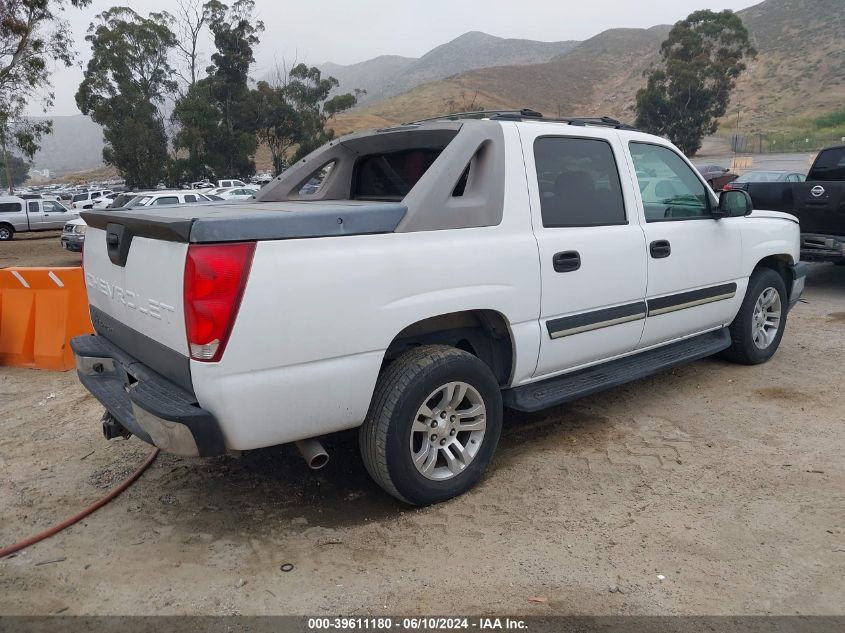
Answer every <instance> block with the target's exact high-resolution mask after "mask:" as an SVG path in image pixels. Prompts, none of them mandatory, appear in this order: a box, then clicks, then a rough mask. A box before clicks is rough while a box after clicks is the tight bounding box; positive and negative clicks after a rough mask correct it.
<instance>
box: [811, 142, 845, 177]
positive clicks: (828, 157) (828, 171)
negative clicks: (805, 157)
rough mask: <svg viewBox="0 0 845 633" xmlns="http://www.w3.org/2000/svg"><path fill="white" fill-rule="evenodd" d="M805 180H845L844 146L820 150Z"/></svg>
mask: <svg viewBox="0 0 845 633" xmlns="http://www.w3.org/2000/svg"><path fill="white" fill-rule="evenodd" d="M807 180H821V181H824V182H829V181H832V180H845V146H842V147H832V148H830V149H826V150H822V151H821V153H819V155H818V156H817V157H816V162H815V163H813V168H812V169H811V170H810V173H809V175H808V176H807Z"/></svg>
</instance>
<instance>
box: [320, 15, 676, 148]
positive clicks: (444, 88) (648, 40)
mask: <svg viewBox="0 0 845 633" xmlns="http://www.w3.org/2000/svg"><path fill="white" fill-rule="evenodd" d="M668 32H669V27H668V26H655V27H652V28H650V29H610V30H608V31H604V32H603V33H600V34H599V35H596V36H595V37H592V38H590V39H588V40H585V41H584V42H581V43H580V44H577V45H576V46H574V47H573V48H571V49H570V50H568V51H566V52H564V53H563V54H561V55H558V56H556V57H554V58H553V59H552V60H551V61H548V62H546V63H542V64H530V65H508V66H499V67H494V68H483V69H477V70H472V71H469V72H466V73H461V74H458V75H455V76H453V77H449V78H447V79H444V80H441V81H436V82H429V83H427V84H423V85H421V86H418V87H416V88H414V89H413V90H410V91H409V92H407V93H405V94H402V95H399V96H396V97H393V98H391V99H388V100H386V101H384V102H382V103H378V104H373V105H370V106H367V107H363V108H358V109H356V110H354V111H352V112H349V113H347V114H344V115H343V116H341V117H338V122H337V126H336V129H337V130H338V131H339V132H345V131H349V130H351V129H360V128H362V127H366V126H367V125H372V124H373V123H375V124H376V125H385V124H388V123H395V122H400V121H408V120H413V119H420V118H425V117H429V116H436V115H438V114H441V113H443V112H447V111H448V102H449V101H454V102H456V103H458V104H461V103H466V102H468V101H471V100H472V99H473V98H475V101H476V103H477V104H478V105H480V106H481V107H482V108H485V109H497V108H512V109H518V108H532V109H534V110H538V111H540V112H543V113H545V114H548V115H552V114H554V115H557V114H558V113H561V114H572V113H577V114H579V115H584V116H589V115H605V114H606V115H609V116H616V117H621V118H627V119H630V118H631V117H632V114H631V113H632V111H633V105H634V100H633V94H634V92H635V89H634V90H632V89H631V87H632V86H635V85H637V84H638V83H639V82H640V81H641V77H642V73H643V71H644V70H645V69H646V68H647V66H648V65H649V64H650V63H651V62H652V61H654V60H656V58H657V57H656V56H657V50H658V48H659V47H660V43H661V42H662V41H663V39H664V38H665V36H666V34H667V33H668ZM632 60H635V61H633V62H632Z"/></svg>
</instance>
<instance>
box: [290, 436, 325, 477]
mask: <svg viewBox="0 0 845 633" xmlns="http://www.w3.org/2000/svg"><path fill="white" fill-rule="evenodd" d="M296 448H297V450H298V451H299V454H300V455H302V459H304V460H305V463H306V464H308V468H310V469H311V470H320V469H321V468H322V467H323V466H325V465H326V464H328V463H329V454H328V453H327V452H326V449H325V448H323V445H322V444H321V443H320V442H319V441H318V440H315V439H314V438H311V439H307V440H299V441H298V442H296Z"/></svg>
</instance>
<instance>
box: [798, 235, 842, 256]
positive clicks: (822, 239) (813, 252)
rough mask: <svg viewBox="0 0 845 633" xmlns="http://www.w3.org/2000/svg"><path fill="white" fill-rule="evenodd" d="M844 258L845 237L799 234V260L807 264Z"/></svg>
mask: <svg viewBox="0 0 845 633" xmlns="http://www.w3.org/2000/svg"><path fill="white" fill-rule="evenodd" d="M843 258H845V236H842V235H821V234H818V233H802V234H801V259H803V260H804V261H809V262H831V261H837V260H840V259H843Z"/></svg>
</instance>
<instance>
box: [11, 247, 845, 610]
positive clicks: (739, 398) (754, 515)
mask: <svg viewBox="0 0 845 633" xmlns="http://www.w3.org/2000/svg"><path fill="white" fill-rule="evenodd" d="M33 241H34V240H33ZM27 242H30V240H20V242H17V241H16V242H15V243H13V244H12V245H11V246H12V247H13V248H17V247H18V246H19V245H20V247H22V248H24V250H25V245H26V243H27ZM8 246H10V245H9V244H2V245H0V253H2V254H3V256H4V257H9V254H8V253H9V250H8V249H7V247H8ZM39 257H40V258H41V259H39V260H38V261H41V260H43V263H47V264H56V263H59V262H62V261H64V258H66V257H68V256H67V255H66V254H63V253H61V251H58V254H57V255H56V254H45V255H40V256H39ZM50 257H54V259H55V261H50V260H49V258H50ZM3 261H4V262H5V261H7V260H3ZM806 299H807V300H808V302H809V303H807V304H800V305H799V306H798V307H797V308H796V309H795V310H794V311H793V312H792V314H791V315H790V318H789V324H788V326H787V331H786V335H785V337H784V339H783V343H782V345H781V349H780V350H779V352H778V354H777V355H776V356H775V358H774V359H773V360H772V361H771V362H769V363H767V364H766V365H762V366H758V367H740V366H736V365H730V364H727V363H725V362H722V361H719V360H704V361H700V362H696V363H693V364H691V365H689V366H686V367H682V368H680V369H677V370H675V371H672V372H667V373H663V374H660V375H657V376H653V377H650V378H647V379H644V380H640V381H637V382H635V383H632V384H629V385H626V386H624V387H620V388H617V389H613V390H610V391H608V392H605V393H602V394H599V395H596V396H593V397H589V398H584V399H582V400H579V401H577V402H575V403H572V404H570V405H567V406H562V407H557V408H554V409H550V410H547V411H544V412H540V413H538V414H534V415H525V414H517V413H513V412H508V413H506V416H505V428H504V432H503V434H502V439H501V443H500V446H499V450H498V452H497V455H496V458H495V460H494V464H493V467H492V468H491V470H490V472H489V473H488V475H487V477H486V478H485V479H484V480H483V482H482V483H481V485H479V486H478V487H477V488H476V489H474V490H473V491H471V492H470V493H468V494H466V495H464V496H463V497H460V498H458V499H455V500H453V501H450V502H448V503H444V504H441V505H438V506H435V507H431V508H426V509H421V510H415V509H411V508H408V507H406V506H403V505H401V504H400V503H398V502H396V501H395V500H393V499H392V498H391V497H389V496H388V495H386V494H384V493H383V492H382V491H381V490H380V489H379V488H378V487H377V486H376V485H375V484H373V483H372V482H371V481H370V479H369V478H368V477H367V474H366V472H365V471H364V467H363V465H362V463H361V460H360V458H359V456H358V453H357V439H356V435H355V434H354V433H349V434H341V435H338V436H335V437H332V438H330V440H329V441H327V442H326V445H327V447H328V448H329V450H330V454H331V457H332V459H331V461H330V463H329V465H328V466H327V467H326V468H325V469H324V470H322V471H319V472H317V473H313V472H311V471H309V470H308V469H307V468H306V467H305V465H304V463H303V462H302V460H301V459H300V458H299V456H298V454H297V453H296V452H295V450H294V449H293V448H292V447H288V446H284V447H278V448H273V449H266V450H260V451H253V452H250V453H248V454H245V455H243V456H242V457H239V458H236V457H229V456H227V457H222V458H215V459H208V460H201V459H188V458H180V457H173V456H168V455H162V456H160V457H159V458H158V459H157V460H156V462H155V463H154V464H153V465H152V466H151V467H150V469H149V470H148V471H147V472H146V473H145V474H144V475H143V477H142V478H141V479H140V480H139V481H138V482H136V483H135V485H134V486H133V487H132V488H130V489H129V491H127V492H126V493H125V494H124V495H122V496H121V497H119V498H118V499H117V500H116V501H114V502H112V503H111V504H110V505H108V506H106V507H105V508H103V509H101V510H99V511H98V512H97V513H95V514H94V515H92V516H91V517H89V518H88V519H86V520H84V521H83V522H81V523H79V524H77V525H75V526H73V527H72V528H70V529H69V530H66V531H65V532H63V533H62V534H60V535H58V536H56V537H54V538H51V539H49V540H47V541H44V542H42V543H40V544H37V545H35V546H32V547H30V548H28V549H26V550H24V551H22V552H21V553H19V554H18V555H16V556H13V557H11V558H7V559H4V560H2V561H0V613H4V614H51V613H57V612H62V613H63V614H65V615H72V614H149V615H152V614H162V615H164V614H324V613H330V614H337V613H339V614H343V615H367V614H387V613H390V614H397V613H399V614H432V613H435V614H456V613H463V614H468V615H469V614H485V613H493V612H498V613H513V614H525V615H530V614H536V615H551V614H795V613H802V614H835V613H838V614H841V613H842V612H843V605H845V582H843V578H845V461H843V459H842V455H843V449H845V431H844V430H843V417H845V415H844V414H845V407H843V406H842V388H843V376H845V369H843V368H845V268H835V267H833V266H831V265H816V266H813V267H812V270H811V276H810V280H809V285H808V290H807V293H806ZM100 414H101V409H100V407H99V405H98V404H97V403H96V402H95V401H94V400H93V398H92V397H90V396H89V395H88V394H87V392H86V391H85V390H84V389H83V388H82V387H81V386H80V385H79V383H78V382H77V380H76V377H75V375H74V373H73V372H67V373H54V372H44V371H36V370H25V369H14V368H0V473H2V477H0V509H2V510H1V511H0V545H7V544H9V543H11V542H13V541H16V540H18V539H19V538H23V537H25V536H29V535H31V534H33V533H35V532H37V531H39V530H42V529H44V528H46V527H48V526H50V525H52V524H54V523H56V522H58V521H59V520H61V519H64V518H65V517H67V516H69V515H71V514H73V513H75V512H76V511H78V510H79V509H81V508H82V507H83V506H85V505H87V504H88V503H90V502H91V501H93V500H95V499H96V498H98V497H99V496H101V495H102V494H103V493H104V491H105V490H106V489H108V488H109V487H111V486H112V485H114V484H115V483H117V482H118V481H119V480H121V479H122V478H123V477H124V476H125V475H126V474H127V473H128V472H130V471H131V470H133V469H134V468H135V467H136V466H137V465H138V464H139V463H140V462H141V461H142V460H143V458H144V456H145V455H146V454H147V452H148V451H149V447H148V446H146V445H145V444H143V443H142V442H140V441H138V440H137V439H130V440H127V441H123V440H116V441H112V442H106V441H105V440H104V439H103V438H102V435H101V432H100V423H99V419H100ZM44 561H52V562H49V563H48V564H41V565H38V563H39V562H42V563H43V562H44ZM285 564H291V565H293V569H291V570H289V571H282V570H281V567H282V566H283V565H285Z"/></svg>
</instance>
